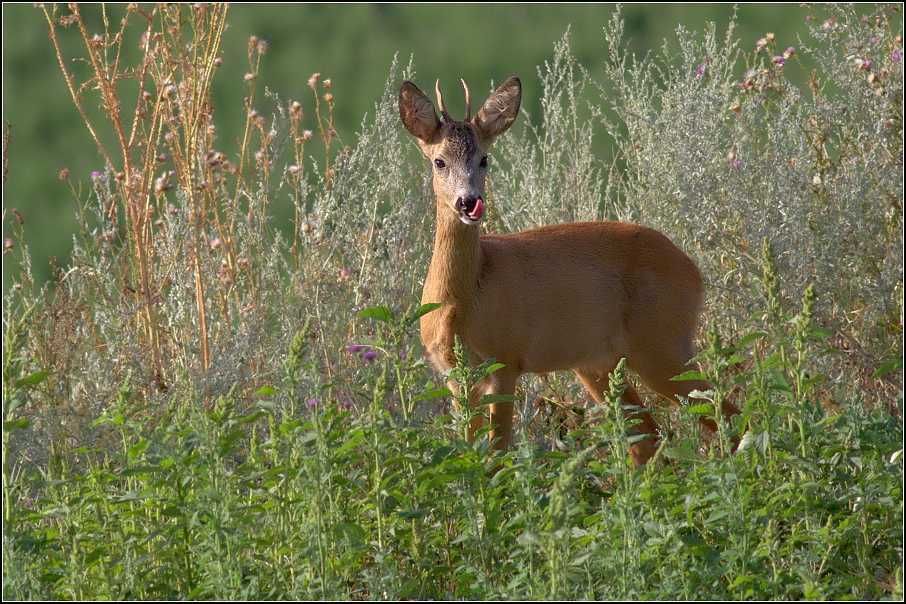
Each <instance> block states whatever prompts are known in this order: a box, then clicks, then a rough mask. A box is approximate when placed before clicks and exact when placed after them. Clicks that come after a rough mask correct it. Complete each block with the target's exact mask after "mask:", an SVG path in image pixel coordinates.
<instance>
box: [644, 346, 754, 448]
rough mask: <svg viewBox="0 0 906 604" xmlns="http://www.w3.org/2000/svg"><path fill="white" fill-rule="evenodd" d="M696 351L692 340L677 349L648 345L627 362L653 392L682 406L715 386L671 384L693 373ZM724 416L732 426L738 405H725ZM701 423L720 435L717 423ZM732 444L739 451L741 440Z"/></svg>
mask: <svg viewBox="0 0 906 604" xmlns="http://www.w3.org/2000/svg"><path fill="white" fill-rule="evenodd" d="M692 349H693V348H692V341H691V338H690V339H689V340H688V341H687V342H686V341H684V342H681V343H680V344H679V345H675V346H670V345H667V346H664V345H661V346H658V345H657V344H656V343H654V342H652V343H651V344H650V345H648V344H647V343H646V345H645V346H644V347H641V348H639V349H637V350H635V351H634V354H633V355H632V357H631V360H630V359H627V362H628V364H629V366H630V368H632V370H633V371H635V372H636V373H637V374H638V375H639V377H641V378H642V381H643V382H645V384H647V385H648V387H649V388H651V389H652V390H654V391H656V392H658V393H660V394H662V395H663V396H665V397H666V398H668V399H670V400H671V401H672V402H673V403H675V404H677V405H679V404H680V401H679V398H678V397H679V396H682V397H688V396H689V393H690V392H692V391H693V390H702V391H704V390H711V389H712V386H711V384H710V383H708V382H706V381H705V380H684V381H671V379H670V378H672V377H674V376H677V375H680V374H681V373H684V372H686V371H689V369H690V368H689V366H688V365H687V363H688V362H689V359H691V358H692V356H693V355H692ZM693 400H694V399H693ZM721 412H722V413H723V415H724V418H725V419H726V421H727V424H728V425H729V423H730V417H732V416H733V415H737V414H739V413H740V411H739V409H738V408H737V407H736V405H734V404H733V403H730V402H729V401H722V402H721ZM698 421H699V423H700V424H701V425H702V426H703V427H704V428H706V429H707V430H708V431H709V432H711V433H716V432H717V424H716V423H715V422H714V420H712V419H710V418H707V417H704V416H700V417H699V419H698ZM732 440H733V444H734V449H735V448H736V445H738V444H739V438H738V437H735V436H734V437H733V439H732Z"/></svg>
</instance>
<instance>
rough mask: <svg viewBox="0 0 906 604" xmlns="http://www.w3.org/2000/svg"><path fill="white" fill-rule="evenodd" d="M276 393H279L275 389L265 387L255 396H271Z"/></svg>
mask: <svg viewBox="0 0 906 604" xmlns="http://www.w3.org/2000/svg"><path fill="white" fill-rule="evenodd" d="M276 393H277V391H276V390H275V389H274V388H271V387H270V386H267V385H264V386H262V387H261V388H260V389H259V390H258V392H256V393H255V396H271V395H272V394H276Z"/></svg>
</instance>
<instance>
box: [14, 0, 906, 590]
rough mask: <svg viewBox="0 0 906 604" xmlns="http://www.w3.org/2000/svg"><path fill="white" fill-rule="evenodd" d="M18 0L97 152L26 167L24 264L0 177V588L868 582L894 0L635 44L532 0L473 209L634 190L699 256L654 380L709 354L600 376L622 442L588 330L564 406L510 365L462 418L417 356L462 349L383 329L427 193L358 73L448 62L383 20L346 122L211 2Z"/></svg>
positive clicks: (895, 486)
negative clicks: (290, 86) (82, 162)
mask: <svg viewBox="0 0 906 604" xmlns="http://www.w3.org/2000/svg"><path fill="white" fill-rule="evenodd" d="M4 10H5V9H4ZM34 10H36V11H37V12H38V13H39V14H40V15H41V17H42V19H44V21H45V23H46V30H45V31H46V33H47V34H49V35H48V36H47V39H46V41H45V43H46V45H47V48H48V49H49V52H51V53H53V55H54V60H55V61H56V63H57V64H58V66H57V67H56V69H57V72H56V74H55V76H56V77H58V78H59V79H61V80H62V81H63V82H64V83H65V95H64V96H63V98H59V99H55V100H54V102H59V103H61V104H63V103H65V104H67V106H68V107H71V108H74V110H75V112H76V113H75V114H76V116H78V120H79V123H80V125H81V126H82V127H83V128H84V129H85V130H86V131H87V132H88V133H89V134H90V137H91V138H90V139H88V140H89V143H88V144H86V145H85V148H84V149H78V150H77V153H79V154H84V155H86V156H88V155H90V156H91V157H92V158H93V160H92V161H94V162H95V164H96V165H97V168H96V169H94V170H92V171H91V172H90V173H87V174H82V173H78V172H77V171H76V170H75V169H73V170H68V169H67V170H64V171H63V172H61V173H60V174H59V182H62V183H65V184H66V186H67V189H68V190H69V195H70V197H71V208H73V211H74V212H75V213H76V214H77V220H76V225H75V228H74V232H73V233H71V234H70V235H71V238H72V242H73V243H72V247H73V252H72V255H71V257H69V258H65V259H58V260H57V262H56V265H55V268H54V270H53V274H52V279H51V281H50V282H48V283H45V280H44V279H42V278H41V277H36V270H35V267H34V266H33V262H32V259H31V257H30V254H29V246H28V245H27V243H28V241H30V238H31V237H39V238H40V237H42V236H43V233H45V232H46V231H45V229H46V225H44V224H41V222H40V221H39V220H32V219H31V217H30V216H29V215H28V214H27V213H26V212H25V211H24V210H23V211H20V210H19V209H18V206H17V205H16V201H15V200H14V199H9V198H7V190H6V189H4V210H3V221H4V224H5V229H6V230H5V231H4V233H5V236H4V250H3V272H4V283H5V284H6V283H8V284H9V286H8V288H6V289H5V291H4V301H3V447H2V455H3V459H2V476H3V553H2V556H3V596H4V599H13V600H24V599H80V600H82V599H90V600H99V599H183V598H187V599H231V600H232V599H502V598H507V599H612V600H616V599H721V600H725V599H805V598H807V599H851V598H852V599H895V600H902V599H903V415H902V413H903V363H902V359H903V62H902V53H903V40H902V36H903V20H902V5H900V4H893V5H867V6H866V5H858V6H851V5H827V6H823V5H822V6H817V5H803V6H801V7H797V10H798V13H797V14H798V15H799V18H800V19H801V20H802V22H804V23H805V24H806V28H805V33H804V34H803V35H800V36H799V37H798V38H797V39H784V38H783V37H782V35H781V34H778V33H776V32H771V31H765V32H761V33H759V34H758V37H756V38H754V39H749V38H748V37H745V38H742V37H740V34H739V32H738V31H737V29H736V27H735V20H734V18H732V17H731V18H730V19H729V20H728V22H727V23H719V24H710V25H709V26H708V27H706V28H705V30H704V31H701V32H696V31H693V30H691V29H686V28H683V27H678V28H676V29H675V32H674V33H672V34H671V36H672V37H671V38H670V39H669V40H668V41H666V42H665V43H664V44H663V46H662V47H661V48H660V49H658V48H657V47H652V48H650V49H646V50H650V51H651V52H650V53H647V54H646V53H645V51H644V50H643V51H639V50H638V49H634V48H632V47H630V46H629V44H628V40H627V35H626V22H625V20H624V18H623V13H622V12H621V10H622V9H615V10H614V13H613V15H612V16H611V17H610V18H609V19H608V21H607V24H606V27H604V29H603V31H602V32H601V33H600V41H599V45H598V48H597V56H598V57H599V58H603V60H602V61H601V63H600V65H599V66H597V67H596V69H595V72H594V73H591V72H590V71H589V70H587V69H586V68H585V67H584V66H583V64H582V62H581V60H580V59H579V58H577V56H576V55H575V54H574V52H573V50H572V46H571V41H570V35H569V33H567V34H566V35H564V36H563V37H562V38H561V39H560V40H559V41H558V42H556V43H555V44H554V45H553V46H552V48H551V49H550V53H549V56H548V57H547V58H545V59H544V60H543V61H542V62H541V63H540V64H538V67H537V71H536V72H532V73H525V74H522V73H520V74H518V75H519V76H520V77H521V78H522V80H523V82H526V86H525V90H526V91H527V94H528V93H531V94H533V95H536V98H526V101H525V105H526V109H525V110H524V111H523V112H522V113H521V115H520V117H519V118H518V122H517V124H516V126H514V128H513V129H512V130H511V131H510V132H508V133H506V134H504V135H502V136H501V137H500V140H498V141H497V142H496V143H495V146H494V148H493V149H492V152H491V157H490V169H489V175H488V199H487V206H488V214H487V216H486V219H485V220H484V222H483V224H482V229H485V230H486V231H487V232H499V233H511V232H516V231H519V230H523V229H528V228H532V227H535V226H540V225H546V224H554V223H561V222H570V221H580V220H624V221H631V222H637V223H640V224H645V225H648V226H651V227H654V228H656V229H658V230H660V231H662V232H663V233H665V234H667V235H668V236H669V237H670V238H671V240H672V241H673V242H674V243H675V244H676V245H677V246H678V247H679V248H680V249H682V250H683V251H684V252H685V253H686V254H688V255H689V256H690V257H691V258H692V259H693V260H694V261H695V262H696V264H697V265H698V266H699V268H700V270H701V272H702V275H703V278H704V282H705V286H706V292H707V294H706V302H705V311H704V316H703V317H702V321H701V326H700V330H699V331H700V333H699V337H698V340H697V341H698V345H699V349H700V350H701V353H700V354H699V356H698V357H697V358H696V360H697V361H698V366H697V367H690V372H689V373H687V374H686V375H685V377H686V378H695V377H700V378H706V379H707V380H708V381H709V382H710V383H712V384H713V385H714V389H713V391H711V392H709V393H706V394H707V397H706V398H707V399H708V400H709V402H707V403H702V404H697V405H691V406H690V405H687V406H685V407H683V408H667V406H666V402H665V401H664V400H663V399H661V398H660V397H659V396H658V395H656V394H654V393H652V392H650V391H648V390H645V389H644V387H640V386H639V390H640V391H641V392H642V393H643V398H645V399H646V401H647V402H648V404H649V406H650V407H651V408H653V413H654V414H655V416H656V417H657V419H658V422H659V423H660V424H661V426H662V427H663V439H662V441H661V446H660V449H659V451H658V453H657V455H656V457H655V459H654V460H652V461H651V462H650V463H649V464H648V465H647V466H645V467H643V468H641V469H639V470H632V469H631V466H630V463H629V460H628V456H627V452H628V449H629V446H630V445H631V444H632V442H633V441H634V439H637V438H638V437H637V436H633V435H632V434H633V430H632V426H631V425H627V420H626V419H625V417H624V413H623V410H622V409H621V405H620V402H619V395H620V392H621V390H622V388H623V387H624V384H627V383H633V384H635V385H636V386H638V383H637V380H636V377H635V376H634V375H632V374H631V373H629V374H627V373H626V372H625V370H624V368H623V366H622V365H621V366H620V367H618V368H617V371H616V374H615V375H614V376H613V379H612V380H611V383H612V386H611V393H610V395H609V396H608V400H607V401H605V402H604V403H601V404H596V403H595V402H594V401H590V400H589V397H588V395H587V393H586V392H585V391H584V389H583V388H582V386H581V384H580V383H579V382H578V381H577V380H576V379H575V378H574V377H573V376H572V374H548V375H543V376H530V377H527V378H525V379H524V380H523V381H522V382H521V383H520V385H519V388H518V391H517V396H518V399H519V400H518V402H517V403H516V406H517V421H516V426H515V428H514V433H513V439H512V445H511V448H510V451H509V452H508V453H506V454H501V453H500V452H499V451H494V450H492V449H491V446H490V443H489V441H488V440H487V439H486V438H479V439H476V441H475V442H469V439H468V438H467V433H468V425H469V420H470V417H471V416H472V415H473V414H475V413H483V412H484V411H483V409H484V408H485V407H478V408H475V409H469V408H468V406H467V405H463V406H460V407H459V409H460V410H457V407H456V406H454V405H453V401H452V400H451V399H452V395H451V392H450V390H449V389H448V388H447V386H446V385H447V384H448V383H450V382H455V383H456V384H458V385H459V386H460V388H459V392H460V393H467V392H468V390H469V388H470V387H471V386H472V385H473V384H474V383H476V382H477V381H478V380H479V379H481V378H482V377H483V376H485V375H487V374H488V372H491V371H493V370H494V369H495V368H494V366H493V364H485V365H482V366H479V367H477V368H472V367H469V365H468V364H467V363H466V362H465V360H464V358H465V354H466V353H465V351H462V350H460V351H459V353H460V354H459V360H460V363H459V365H458V366H457V367H456V368H454V369H453V370H452V371H451V372H449V374H448V375H440V374H438V373H437V372H436V371H435V370H433V369H432V368H431V367H430V365H429V364H428V362H427V360H426V358H425V356H424V354H423V351H422V344H421V341H420V339H419V333H418V318H419V317H420V316H421V315H423V314H424V313H426V312H434V310H435V309H433V308H431V307H428V306H420V304H419V300H420V297H421V289H422V283H423V279H424V276H425V273H426V271H427V266H428V262H429V260H430V258H431V254H432V245H433V229H434V220H435V208H434V192H433V189H432V183H431V169H430V166H429V165H428V164H427V162H425V161H424V160H423V159H422V158H421V156H420V154H419V153H418V150H417V148H416V146H415V144H414V143H413V140H412V138H411V137H410V136H409V135H408V133H406V131H405V129H404V128H403V127H402V125H401V123H400V117H399V111H398V108H397V92H398V90H399V88H400V84H401V83H402V81H403V80H407V79H408V80H413V81H415V82H416V83H417V84H418V85H419V86H420V87H421V88H422V89H423V90H430V89H431V88H432V86H433V82H434V80H435V79H436V78H438V77H440V78H441V79H442V80H443V81H444V82H446V83H447V86H448V87H449V89H450V90H453V89H454V88H453V86H454V83H455V82H456V81H457V79H458V78H459V77H460V74H458V73H453V72H448V71H446V70H445V71H443V72H442V73H435V72H427V71H420V72H419V73H416V72H415V68H414V62H413V61H414V59H412V58H410V57H404V56H402V55H398V56H397V58H395V59H393V60H392V62H391V64H388V65H387V66H386V68H385V69H386V72H385V73H383V74H382V78H383V81H384V82H385V83H384V85H383V92H382V93H381V94H379V95H375V96H374V98H373V99H371V100H370V109H368V111H367V113H364V114H363V115H361V116H358V118H359V120H360V121H359V122H358V124H359V125H358V126H357V128H356V130H355V132H354V133H350V132H347V131H345V130H346V129H345V127H343V128H340V131H338V130H337V128H338V126H337V122H335V120H336V119H338V118H337V116H338V115H340V113H341V110H340V109H339V108H340V107H342V106H343V105H344V103H345V102H346V99H345V98H344V97H343V96H342V94H341V92H342V89H341V88H340V87H337V86H335V85H334V82H333V81H332V79H331V76H330V74H327V73H324V74H318V73H307V72H306V73H300V74H297V77H298V79H299V81H300V82H304V86H300V89H301V93H300V95H299V96H297V97H291V98H284V97H282V96H280V93H278V92H275V90H274V88H273V87H272V86H271V84H270V82H268V80H267V78H266V77H264V75H263V73H264V67H263V66H264V65H266V64H267V63H268V61H270V60H271V58H272V56H273V53H272V52H271V51H272V49H271V48H270V47H269V44H268V41H267V40H265V39H262V38H259V37H256V36H252V37H250V38H249V39H248V40H247V44H245V45H244V48H243V49H242V52H241V53H238V54H229V53H228V52H227V49H226V47H225V46H224V44H223V40H224V35H225V31H226V29H227V23H228V21H227V14H228V13H229V11H230V10H233V9H231V8H229V7H228V6H227V5H205V4H194V5H179V4H173V5H129V7H128V8H123V7H119V10H121V11H122V12H123V15H122V16H121V15H119V14H118V15H117V17H116V18H115V19H114V18H108V19H106V20H102V21H100V23H101V24H102V25H101V27H100V29H97V28H96V26H95V25H91V26H86V20H85V18H84V17H83V14H82V9H81V8H80V7H79V6H78V5H75V4H73V5H68V6H56V5H44V6H39V7H37V8H35V9H34ZM87 10H89V9H87V8H86V11H87ZM91 10H95V9H91ZM95 16H96V15H95ZM92 18H95V17H92ZM5 43H6V42H5ZM127 49H128V50H127ZM237 62H239V63H242V64H243V69H242V76H241V77H237V78H234V79H233V80H228V81H227V82H219V79H220V78H221V76H220V75H218V74H219V73H220V70H221V66H222V65H225V64H227V63H230V64H233V65H235V63H237ZM246 65H247V67H246ZM510 75H515V74H513V73H509V72H506V73H496V72H495V75H494V76H493V81H490V80H489V81H469V84H470V86H471V89H472V95H473V98H476V99H480V100H481V101H483V99H484V98H486V97H487V94H488V93H489V91H491V90H492V89H494V88H496V86H497V85H499V84H500V83H501V82H502V81H503V80H504V79H505V78H506V77H508V76H510ZM215 81H217V82H219V83H218V84H217V86H226V87H232V89H233V90H234V93H235V95H236V96H237V98H242V105H243V107H242V111H241V112H240V113H239V114H238V115H239V116H240V117H239V121H238V124H237V117H236V116H237V112H236V111H233V110H229V111H226V110H223V109H221V108H218V107H217V106H216V105H215V103H214V102H212V98H213V96H212V94H213V93H212V91H213V90H214V87H215V85H214V82H215ZM445 96H446V95H445ZM359 101H360V100H359ZM447 102H448V106H450V108H451V113H453V114H454V115H458V114H459V113H460V111H461V109H460V108H461V103H462V101H461V100H458V99H457V98H456V96H455V95H454V94H453V93H450V100H449V101H447ZM350 103H351V101H350ZM47 107H48V110H52V109H51V107H52V105H48V106H47ZM67 110H70V109H67ZM223 123H229V124H230V125H229V127H228V128H226V130H227V131H228V132H230V134H228V135H223V134H222V131H221V128H222V125H221V124H223ZM15 145H16V130H15V126H13V128H12V129H10V128H9V126H7V128H6V130H5V136H4V147H3V149H4V153H3V158H4V183H6V181H7V178H13V177H14V176H15V172H14V169H15V163H14V162H12V161H10V157H12V156H14V153H15V149H16V147H15ZM10 166H12V167H10ZM8 168H9V172H7V169H8ZM55 176H56V175H55ZM4 186H6V185H4ZM287 225H288V226H287ZM6 233H8V236H7V235H6ZM562 312H563V313H566V314H568V313H570V308H568V307H566V308H563V309H562ZM725 399H728V400H731V401H733V402H734V403H735V404H736V405H737V406H738V407H739V408H740V409H741V410H742V413H741V414H740V415H739V416H737V417H734V418H733V421H732V423H731V424H728V423H726V422H724V421H723V420H722V419H721V418H720V414H719V413H716V409H719V406H720V402H721V401H722V400H725ZM699 414H704V415H709V416H712V417H715V419H717V420H718V421H719V430H718V432H717V434H716V435H714V436H712V437H709V436H708V435H703V434H701V433H700V432H699V427H698V426H699V424H698V421H697V417H698V415H699ZM630 423H631V422H630ZM734 436H736V437H740V438H741V442H740V444H739V447H738V450H736V451H735V452H731V449H732V447H731V445H730V442H731V439H732V438H733V437H734ZM703 437H704V438H703Z"/></svg>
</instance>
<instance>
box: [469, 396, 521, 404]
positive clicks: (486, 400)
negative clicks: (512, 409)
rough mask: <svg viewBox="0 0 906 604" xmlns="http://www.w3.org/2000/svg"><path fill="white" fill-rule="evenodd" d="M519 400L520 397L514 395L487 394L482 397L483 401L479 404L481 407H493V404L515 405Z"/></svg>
mask: <svg viewBox="0 0 906 604" xmlns="http://www.w3.org/2000/svg"><path fill="white" fill-rule="evenodd" d="M518 400H519V397H518V396H516V395H514V394H485V395H484V396H483V397H481V401H480V402H479V403H478V404H479V406H483V405H491V404H493V403H514V402H516V401H518Z"/></svg>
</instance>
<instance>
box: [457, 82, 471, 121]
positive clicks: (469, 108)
mask: <svg viewBox="0 0 906 604" xmlns="http://www.w3.org/2000/svg"><path fill="white" fill-rule="evenodd" d="M459 81H460V82H462V88H463V90H465V91H466V119H464V120H463V121H464V122H468V121H469V120H470V119H472V104H471V101H470V100H469V87H468V86H466V81H465V80H463V79H460V80H459Z"/></svg>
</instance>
